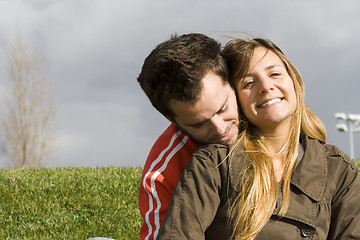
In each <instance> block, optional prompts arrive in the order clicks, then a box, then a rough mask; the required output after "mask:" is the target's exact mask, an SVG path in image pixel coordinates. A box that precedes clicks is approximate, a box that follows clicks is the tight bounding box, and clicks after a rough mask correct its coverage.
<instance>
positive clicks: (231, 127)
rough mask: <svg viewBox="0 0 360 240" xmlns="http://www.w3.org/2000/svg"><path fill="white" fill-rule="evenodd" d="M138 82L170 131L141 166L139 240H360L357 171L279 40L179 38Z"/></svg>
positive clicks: (154, 57)
mask: <svg viewBox="0 0 360 240" xmlns="http://www.w3.org/2000/svg"><path fill="white" fill-rule="evenodd" d="M138 82H139V83H140V85H141V87H142V89H143V90H144V92H145V93H146V94H147V96H148V97H149V99H150V101H151V103H152V104H153V106H154V107H155V108H156V109H157V110H158V111H159V112H160V113H161V114H163V115H164V116H165V117H166V118H167V119H168V120H170V121H171V122H172V124H171V125H170V126H169V127H168V128H167V129H166V131H165V132H164V133H163V134H162V135H161V136H160V137H159V138H158V140H157V141H156V142H155V144H154V146H153V148H152V149H151V151H150V153H149V156H148V159H147V161H146V163H145V166H144V172H143V175H142V180H141V186H140V190H139V208H140V212H141V214H142V216H143V224H142V227H141V231H140V237H141V239H155V238H158V239H204V238H206V239H254V238H256V239H300V238H309V239H360V228H359V227H358V226H359V224H360V180H359V177H358V176H357V175H358V170H357V168H356V166H355V164H354V163H353V162H352V161H351V159H349V157H348V156H346V155H345V154H344V153H342V152H341V151H340V150H339V149H337V148H336V147H334V146H331V145H328V144H326V143H325V142H326V131H325V128H324V126H323V125H322V123H321V122H320V120H319V119H318V118H317V117H316V115H315V114H314V113H312V112H311V110H310V109H309V107H308V106H307V105H306V104H305V102H304V85H303V81H302V79H301V77H300V74H299V72H298V71H297V69H296V68H295V66H294V65H293V64H292V63H291V62H290V61H289V60H288V59H287V58H286V57H285V56H284V55H283V53H282V52H281V50H280V49H279V48H278V47H277V46H276V45H275V44H274V43H272V42H271V41H269V40H266V39H234V40H231V41H229V42H228V43H227V44H226V46H225V47H224V49H223V50H221V47H220V44H219V43H217V42H216V41H215V40H214V39H211V38H208V37H207V36H204V35H202V34H187V35H182V36H174V37H172V38H171V39H170V40H168V41H166V42H163V43H161V44H159V45H158V46H157V47H156V48H155V49H154V50H153V51H152V52H151V53H150V55H149V56H148V57H147V58H146V59H145V62H144V65H143V68H142V71H141V73H140V75H139V77H138ZM237 102H238V107H239V110H238V107H237ZM208 143H213V144H210V145H206V144H208ZM160 226H161V228H160Z"/></svg>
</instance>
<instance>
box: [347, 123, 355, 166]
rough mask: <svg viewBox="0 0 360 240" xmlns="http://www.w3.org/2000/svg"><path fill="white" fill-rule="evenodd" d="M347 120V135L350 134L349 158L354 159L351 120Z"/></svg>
mask: <svg viewBox="0 0 360 240" xmlns="http://www.w3.org/2000/svg"><path fill="white" fill-rule="evenodd" d="M348 122H349V136H350V158H351V159H354V133H353V122H352V121H348Z"/></svg>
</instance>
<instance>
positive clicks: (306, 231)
mask: <svg viewBox="0 0 360 240" xmlns="http://www.w3.org/2000/svg"><path fill="white" fill-rule="evenodd" d="M314 234H315V229H311V228H302V229H301V236H302V237H312V236H314Z"/></svg>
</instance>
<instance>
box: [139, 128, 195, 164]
mask: <svg viewBox="0 0 360 240" xmlns="http://www.w3.org/2000/svg"><path fill="white" fill-rule="evenodd" d="M198 147H199V145H198V144H197V143H195V142H194V141H192V140H191V139H190V138H189V137H188V136H186V134H184V133H183V132H182V131H180V130H179V129H178V128H176V126H174V125H173V124H171V125H170V126H169V127H168V128H167V129H166V130H165V131H164V132H163V133H162V134H161V135H160V136H159V137H158V139H157V140H156V141H155V143H154V145H153V146H152V148H151V150H150V152H149V155H148V157H147V160H146V164H145V165H149V164H153V162H160V161H170V159H177V161H179V162H187V161H188V160H189V159H190V156H191V155H192V154H193V153H194V152H195V151H196V149H197V148H198Z"/></svg>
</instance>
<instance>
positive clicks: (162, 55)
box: [138, 34, 238, 143]
mask: <svg viewBox="0 0 360 240" xmlns="http://www.w3.org/2000/svg"><path fill="white" fill-rule="evenodd" d="M220 51H221V48H220V44H219V43H218V42H217V41H215V40H214V39H212V38H209V37H207V36H205V35H203V34H186V35H182V36H173V37H171V39H170V40H168V41H165V42H163V43H161V44H159V45H158V46H157V47H156V48H155V49H154V50H153V51H152V52H151V53H150V55H149V56H148V57H147V58H146V59H145V61H144V64H143V67H142V71H141V73H140V75H139V77H138V82H139V83H140V85H141V87H142V89H143V90H144V92H145V93H146V95H147V96H148V97H149V99H150V101H151V103H152V104H153V106H154V107H155V108H156V109H157V110H158V111H159V112H160V113H162V114H163V115H164V116H165V117H166V118H168V119H169V120H170V121H172V122H173V123H174V124H176V125H177V126H178V127H179V128H180V129H182V130H183V131H184V132H185V133H187V134H188V135H189V136H190V137H191V138H193V139H194V140H195V141H197V142H199V143H214V142H215V143H232V142H234V140H235V139H236V137H237V125H238V112H237V105H236V97H235V93H234V91H233V89H232V88H231V86H230V85H229V82H228V71H227V66H226V64H225V62H224V60H223V58H222V57H221V55H220Z"/></svg>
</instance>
